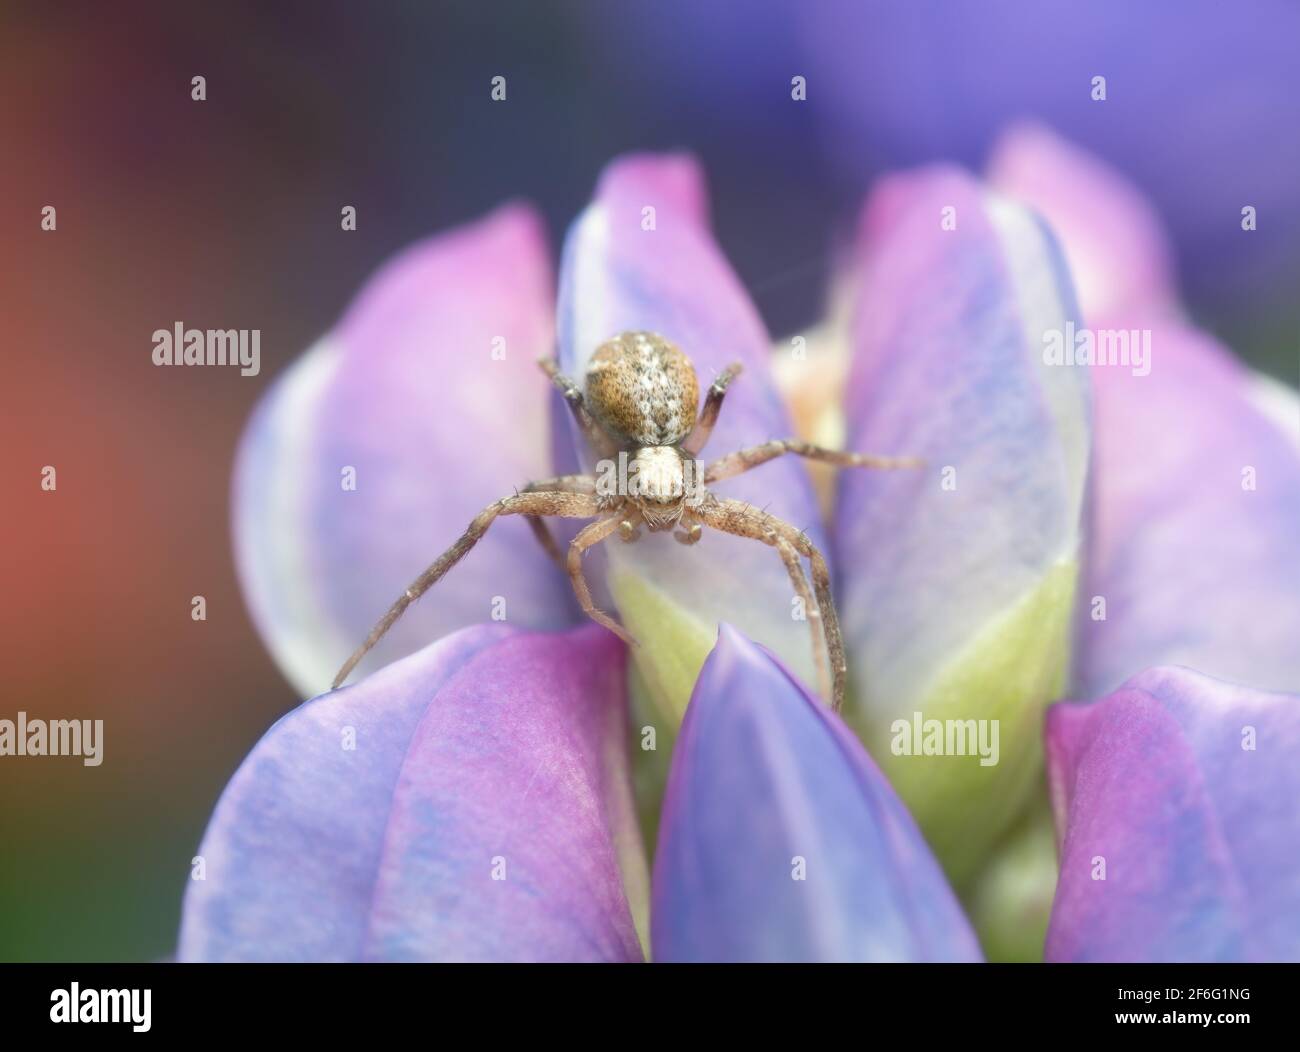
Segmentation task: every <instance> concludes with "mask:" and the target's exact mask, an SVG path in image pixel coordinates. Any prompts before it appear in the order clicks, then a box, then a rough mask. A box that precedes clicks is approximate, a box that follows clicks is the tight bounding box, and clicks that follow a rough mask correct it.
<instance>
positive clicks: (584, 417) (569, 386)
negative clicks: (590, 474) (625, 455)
mask: <svg viewBox="0 0 1300 1052" xmlns="http://www.w3.org/2000/svg"><path fill="white" fill-rule="evenodd" d="M537 364H538V365H540V366H541V367H542V372H544V373H545V374H546V375H547V376H549V377H550V378H551V383H553V384H555V386H556V387H558V388H559V389H560V394H562V395H564V400H565V401H566V402H568V403H569V409H570V411H571V412H572V413H573V419H574V420H576V421H577V422H578V430H580V431H581V432H582V434H583V437H585V438H586V440H587V441H588V442H589V443H590V444H591V448H592V449H593V450H595V452H596V455H597V456H600V457H612V456H614V455H615V454H617V453H618V445H617V443H615V442H614V440H613V439H612V438H611V437H610V436H609V435H608V434H606V433H605V430H604V429H603V428H602V427H601V426H600V425H599V424H598V423H596V421H595V418H594V417H592V415H591V413H589V412H588V411H587V403H586V400H585V399H584V398H583V397H582V390H581V388H579V387H578V385H577V384H575V383H574V382H573V381H572V380H570V379H569V378H568V377H567V376H565V375H564V374H563V373H562V372H560V363H559V362H557V361H556V360H555V359H554V358H539V359H538V361H537Z"/></svg>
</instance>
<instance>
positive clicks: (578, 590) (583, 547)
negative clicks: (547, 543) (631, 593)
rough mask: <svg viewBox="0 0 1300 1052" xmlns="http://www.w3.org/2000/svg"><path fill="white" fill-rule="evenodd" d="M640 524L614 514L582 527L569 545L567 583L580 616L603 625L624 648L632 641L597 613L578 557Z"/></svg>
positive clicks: (621, 513) (633, 517)
mask: <svg viewBox="0 0 1300 1052" xmlns="http://www.w3.org/2000/svg"><path fill="white" fill-rule="evenodd" d="M640 521H641V517H640V516H639V515H637V514H635V513H633V514H631V515H629V514H627V513H625V512H624V511H622V510H620V511H617V512H615V513H614V514H613V515H611V516H609V517H608V518H605V519H600V520H598V521H596V522H593V523H591V524H590V525H588V526H584V527H583V528H582V529H581V530H579V531H578V536H576V537H574V538H573V543H572V544H570V545H569V580H570V581H572V582H573V594H574V595H576V596H577V597H578V604H579V605H580V606H581V607H582V612H583V613H584V614H586V615H587V616H588V617H589V618H591V619H592V620H593V621H595V622H596V623H597V624H598V625H604V626H605V627H606V628H608V629H609V630H610V631H611V632H613V633H614V635H616V636H618V638H619V639H621V640H623V642H624V643H626V644H628V646H636V640H635V639H633V638H632V636H631V635H630V634H629V633H628V631H627V629H625V628H624V627H623V626H622V625H620V624H619V623H618V622H617V621H615V620H614V619H613V618H612V617H610V616H609V614H607V613H605V612H604V611H603V610H601V609H599V608H598V607H597V606H596V604H595V602H594V601H593V600H592V598H591V589H590V588H588V587H587V578H586V577H585V576H584V575H583V573H582V556H583V553H585V552H586V551H587V549H588V548H592V547H594V546H595V545H597V544H599V543H600V542H601V541H603V540H606V539H607V538H609V537H612V536H613V535H614V534H615V533H621V532H625V530H624V527H630V528H631V529H635V528H636V525H637V523H638V522H640Z"/></svg>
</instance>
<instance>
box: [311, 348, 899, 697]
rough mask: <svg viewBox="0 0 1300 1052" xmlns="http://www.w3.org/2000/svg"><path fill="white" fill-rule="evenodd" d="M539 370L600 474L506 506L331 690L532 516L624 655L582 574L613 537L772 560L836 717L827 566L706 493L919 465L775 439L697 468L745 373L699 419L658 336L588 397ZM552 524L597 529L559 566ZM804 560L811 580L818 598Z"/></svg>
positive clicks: (406, 600)
mask: <svg viewBox="0 0 1300 1052" xmlns="http://www.w3.org/2000/svg"><path fill="white" fill-rule="evenodd" d="M541 366H542V368H543V370H545V372H546V374H547V375H548V376H550V377H551V379H552V381H553V382H554V383H555V385H556V386H557V387H558V388H559V389H560V391H561V392H562V393H563V395H564V397H565V400H566V401H567V402H568V404H569V408H570V410H571V411H572V413H573V416H574V419H575V420H576V421H577V424H578V427H579V429H580V430H581V431H582V433H583V435H584V437H585V438H586V440H587V442H588V443H589V444H590V445H591V448H592V450H593V451H594V452H595V453H596V455H597V456H598V457H599V458H600V462H599V464H598V470H597V472H596V473H595V474H584V475H562V476H559V477H557V478H551V479H543V480H541V481H537V482H531V483H529V484H528V485H527V486H526V487H525V489H524V491H523V492H522V493H516V494H515V495H514V496H513V497H503V498H502V499H501V500H499V501H497V502H496V503H495V504H493V505H492V506H491V507H488V508H486V509H484V510H483V511H482V512H481V513H480V514H479V515H478V516H476V517H475V519H474V521H473V522H471V523H470V525H469V528H468V529H467V530H466V531H465V532H464V533H463V534H462V535H461V536H460V538H459V539H458V540H457V541H456V542H455V544H453V545H452V546H451V547H450V548H449V549H448V550H447V551H446V552H444V553H443V554H442V555H441V556H440V557H439V558H438V559H437V561H436V562H434V563H433V565H431V566H430V567H429V568H428V569H427V570H425V571H424V573H422V574H421V575H420V576H419V577H418V578H416V580H415V581H414V582H413V583H412V585H411V587H409V588H408V589H407V590H406V591H405V592H404V593H402V595H401V597H400V598H399V599H398V600H397V601H396V602H395V603H394V604H393V605H392V607H391V608H390V609H389V611H388V613H386V614H385V615H384V616H383V618H381V619H380V621H379V623H378V624H377V625H375V627H374V628H373V629H372V630H371V632H370V635H369V636H368V637H367V639H366V641H365V642H364V643H363V644H362V645H361V646H360V647H359V648H358V649H357V651H356V653H355V654H353V655H352V657H350V658H349V659H348V661H347V663H346V664H345V665H344V666H343V668H342V669H340V670H339V674H338V675H337V676H336V677H335V678H334V686H335V687H338V686H339V685H340V684H341V683H342V682H343V681H344V680H345V679H347V677H348V674H349V673H350V672H351V671H352V669H353V668H355V667H356V664H357V662H358V661H360V660H361V659H362V658H363V657H364V656H365V655H366V653H367V652H368V651H369V650H370V648H371V647H373V646H374V645H375V644H376V643H377V642H379V640H380V638H381V637H382V636H383V635H384V633H385V632H387V631H388V629H389V628H390V627H391V626H392V624H393V622H395V621H396V620H397V619H398V618H399V617H400V616H401V615H402V612H403V611H405V609H406V608H407V607H408V606H410V604H411V603H413V602H414V601H415V600H416V599H418V598H419V597H420V596H421V595H423V594H424V593H425V592H426V591H428V590H429V589H430V588H431V587H433V585H434V584H436V583H437V582H438V581H439V580H440V579H441V578H442V577H443V575H444V574H446V573H447V571H448V570H450V569H451V568H452V567H453V566H455V565H456V563H458V562H459V561H460V560H461V559H462V558H464V557H465V555H466V553H467V552H469V550H470V549H471V548H473V547H474V545H475V544H476V543H478V540H479V538H481V537H482V536H483V534H484V533H486V532H487V529H488V527H489V526H490V525H491V524H492V522H493V521H494V520H495V519H496V518H497V516H499V515H524V516H526V517H527V519H528V522H529V524H530V525H531V526H532V527H533V531H534V533H535V534H536V535H537V538H538V540H539V541H541V543H542V546H543V547H544V548H545V549H546V551H547V552H548V553H549V554H550V555H551V556H552V558H554V559H555V561H556V562H557V563H559V564H560V566H561V567H562V568H564V569H566V570H567V571H568V574H569V578H570V580H571V581H572V584H573V590H574V593H575V594H576V595H577V597H578V602H579V603H580V604H581V605H582V609H583V611H584V612H585V613H586V614H587V615H588V616H589V617H591V618H592V619H593V620H594V621H596V622H598V623H599V624H602V625H604V626H605V627H606V628H608V629H609V630H610V631H611V632H614V633H615V634H616V635H618V636H619V637H620V638H622V639H624V640H626V641H627V642H628V643H634V642H635V641H634V640H633V639H632V638H631V637H630V636H629V635H628V634H627V632H626V631H625V630H624V628H623V626H622V625H620V624H619V623H618V622H617V621H615V620H614V619H613V618H611V617H610V616H609V615H608V614H606V613H604V612H603V611H601V610H599V609H597V608H596V605H595V603H594V602H593V601H592V598H591V591H590V589H589V588H588V587H587V581H586V578H585V577H584V576H583V573H582V555H583V553H584V552H585V551H586V550H587V549H589V548H591V547H593V546H594V545H596V544H599V543H600V542H601V541H604V540H606V539H608V538H609V537H611V536H613V535H614V534H615V533H617V534H618V535H619V536H620V537H621V538H622V539H623V540H624V541H628V542H631V541H635V540H636V539H637V538H638V537H639V536H640V530H639V527H640V526H641V525H645V526H646V527H647V528H648V529H650V530H667V529H671V528H673V527H674V526H677V527H680V528H679V529H678V530H677V531H676V533H675V534H674V536H675V537H676V538H677V540H679V541H681V542H682V543H683V544H695V543H696V542H697V541H699V539H700V537H701V536H702V534H703V530H704V527H706V526H707V527H711V528H713V529H715V530H719V531H721V532H723V533H730V534H733V535H735V536H740V537H749V538H752V539H754V540H759V541H762V542H763V543H764V544H767V545H769V546H770V547H772V548H775V549H776V550H777V553H778V554H779V555H780V556H781V561H782V562H783V563H784V564H785V567H786V571H787V573H788V574H789V577H790V583H791V586H792V587H793V588H794V591H795V594H796V595H798V596H799V597H800V598H801V599H802V600H803V605H804V609H805V610H806V611H807V614H808V621H809V624H810V626H811V628H812V635H813V649H814V651H815V653H816V655H817V658H818V661H817V668H818V676H819V679H820V685H821V690H822V694H823V695H826V696H829V697H830V699H831V704H832V706H833V707H834V708H835V709H836V710H837V711H838V710H839V708H840V707H841V705H842V704H843V702H844V685H845V678H846V676H845V674H846V672H847V668H846V666H845V661H844V645H843V640H842V639H841V637H840V628H839V620H838V618H837V617H836V614H835V605H834V602H833V601H832V599H831V591H830V571H829V569H828V567H827V565H826V560H825V558H824V557H823V556H822V554H821V552H819V551H818V550H817V548H816V547H814V546H813V544H812V543H811V542H810V541H809V540H808V538H807V537H806V536H805V535H804V533H803V531H802V530H799V529H796V528H795V527H794V526H791V525H790V524H789V523H787V522H785V521H783V520H781V519H778V518H777V517H776V516H774V515H769V514H767V512H764V511H760V510H759V509H757V508H755V507H752V506H751V505H749V504H745V503H743V502H741V501H735V500H726V499H719V498H718V497H715V496H714V495H713V494H712V493H711V492H710V491H709V490H708V488H707V484H708V483H712V482H718V481H721V480H723V479H727V478H731V477H733V476H735V475H739V474H741V473H742V472H745V471H748V470H750V469H751V468H755V467H758V466H759V465H760V464H765V463H767V461H769V460H773V459H775V458H776V457H779V456H782V455H783V454H786V453H794V454H797V455H798V456H803V457H808V458H810V459H813V460H821V461H825V462H827V463H831V464H837V465H839V466H841V467H873V468H901V467H916V466H918V464H919V462H918V461H916V460H913V459H910V458H890V457H875V456H868V455H866V454H862V453H842V452H838V451H836V450H830V449H823V448H822V447H820V446H814V445H810V444H809V443H807V442H802V441H800V440H798V439H773V440H771V441H769V442H764V443H762V444H761V445H757V446H750V447H748V448H746V449H742V450H739V451H738V452H735V453H730V454H728V455H726V456H724V457H720V458H719V459H717V460H715V461H713V462H712V463H710V464H709V465H708V466H707V467H701V466H700V462H699V461H698V460H697V459H696V457H697V455H698V454H699V452H700V450H701V449H703V448H704V444H705V443H706V442H707V441H708V439H709V435H710V434H711V433H712V431H713V425H714V424H715V423H716V422H717V419H718V414H719V412H720V411H721V409H722V402H723V398H724V396H725V395H726V391H727V386H728V385H729V384H730V383H731V381H732V380H733V379H735V377H736V376H737V375H738V374H739V373H740V366H739V365H738V364H733V365H730V366H728V367H727V368H726V369H724V370H723V371H722V372H721V373H720V374H719V375H718V377H717V379H715V380H714V381H713V383H712V385H711V386H710V387H709V390H708V393H707V395H706V396H705V400H704V406H703V408H702V409H699V410H698V413H697V406H698V403H699V381H698V379H697V378H696V375H695V368H694V366H693V365H692V364H691V360H690V359H689V358H688V357H687V356H686V355H685V354H684V353H683V352H682V351H681V350H680V349H679V348H677V347H676V346H675V345H674V344H672V343H670V342H669V341H668V340H666V339H664V337H662V336H660V335H659V334H657V333H651V332H625V333H621V334H619V335H618V336H615V337H614V338H613V339H611V340H609V341H607V342H605V343H603V344H601V345H600V347H598V348H597V349H596V351H595V352H594V353H593V354H592V356H591V361H590V364H589V365H588V367H587V373H586V376H585V377H584V381H585V391H583V390H579V389H578V387H577V385H576V384H574V383H573V381H572V380H570V379H568V378H567V377H566V376H564V375H562V374H561V373H560V372H559V370H558V367H557V365H556V363H555V361H554V360H553V359H545V360H543V361H542V362H541ZM545 515H559V516H562V517H565V518H592V519H595V520H596V521H594V522H592V523H590V524H589V525H587V526H586V527H584V528H583V529H582V530H580V531H579V532H578V535H577V536H576V537H575V538H574V539H573V541H572V543H571V544H570V545H569V550H568V552H567V554H563V555H562V554H561V552H560V550H559V548H558V547H557V546H556V544H555V540H554V538H553V537H552V536H551V534H550V531H549V530H547V528H546V525H545V523H544V522H543V521H542V516H545ZM801 557H802V558H806V559H807V560H808V562H809V566H810V567H811V569H812V580H813V586H812V588H809V585H808V578H807V577H806V576H805V575H804V570H803V565H802V563H801V562H800V558H801ZM819 624H820V628H819V627H818V626H819ZM827 664H829V666H830V675H829V676H828V675H827V669H826V666H827Z"/></svg>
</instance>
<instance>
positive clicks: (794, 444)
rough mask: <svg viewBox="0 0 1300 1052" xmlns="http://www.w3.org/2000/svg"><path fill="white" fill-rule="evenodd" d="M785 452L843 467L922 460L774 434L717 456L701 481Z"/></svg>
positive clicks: (910, 464) (912, 464) (888, 467)
mask: <svg viewBox="0 0 1300 1052" xmlns="http://www.w3.org/2000/svg"><path fill="white" fill-rule="evenodd" d="M786 453H795V454H797V455H798V456H801V457H807V458H808V459H809V460H820V461H822V462H824V463H826V464H835V465H838V466H839V467H842V468H879V469H881V470H884V471H892V470H894V469H896V468H919V467H923V466H924V464H925V462H924V461H923V460H920V459H918V458H917V457H878V456H873V455H872V454H870V453H844V452H841V451H840V450H838V449H826V448H825V447H824V446H814V445H813V444H812V443H811V442H804V441H802V440H800V439H797V438H774V439H772V441H770V442H764V443H763V444H762V445H758V446H749V447H747V448H746V449H741V450H737V451H736V452H735V453H728V454H727V455H726V456H725V457H719V458H718V459H717V460H715V461H714V462H713V463H712V464H710V465H709V466H708V467H707V468H705V469H704V481H705V483H709V482H719V481H721V480H722V479H729V478H735V476H737V475H743V474H744V473H745V472H746V471H749V470H750V469H752V468H756V467H758V466H759V465H760V464H766V463H767V462H768V461H769V460H775V459H776V458H777V457H780V456H784V455H785V454H786Z"/></svg>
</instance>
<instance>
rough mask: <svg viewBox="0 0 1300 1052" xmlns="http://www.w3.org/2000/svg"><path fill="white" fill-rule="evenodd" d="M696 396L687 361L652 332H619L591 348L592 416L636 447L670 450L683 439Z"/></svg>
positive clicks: (588, 382)
mask: <svg viewBox="0 0 1300 1052" xmlns="http://www.w3.org/2000/svg"><path fill="white" fill-rule="evenodd" d="M699 397H700V388H699V382H698V381H697V380H696V378H695V368H694V366H692V365H691V360H690V359H689V358H687V357H686V355H685V354H684V353H683V352H682V351H681V350H680V349H679V348H678V347H676V346H675V345H673V344H672V343H669V342H668V341H667V340H666V339H664V338H663V337H662V336H660V335H659V334H658V333H653V332H624V333H620V334H619V335H618V336H615V337H614V338H613V339H612V340H607V341H606V342H605V343H602V344H601V345H600V346H599V347H598V348H596V352H595V353H594V354H593V355H592V356H591V363H590V364H589V365H588V366H587V376H586V402H587V408H588V409H589V410H590V411H591V414H592V416H594V417H595V418H596V420H597V421H598V422H599V423H600V424H601V426H603V427H604V428H605V429H606V430H607V431H610V432H612V433H613V434H615V435H618V436H619V437H620V438H623V439H625V440H627V441H628V442H631V443H634V444H635V445H638V446H674V445H677V444H678V443H679V442H681V441H682V440H683V439H684V438H686V436H687V435H689V434H690V433H691V430H692V429H693V428H694V427H695V416H696V412H697V409H698V403H699Z"/></svg>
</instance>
